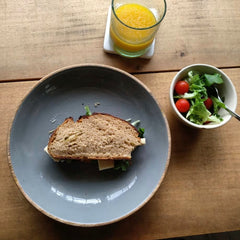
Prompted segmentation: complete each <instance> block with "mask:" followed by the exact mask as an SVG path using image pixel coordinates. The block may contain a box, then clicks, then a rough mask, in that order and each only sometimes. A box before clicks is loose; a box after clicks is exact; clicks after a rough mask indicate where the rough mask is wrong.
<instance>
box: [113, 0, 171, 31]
mask: <svg viewBox="0 0 240 240" xmlns="http://www.w3.org/2000/svg"><path fill="white" fill-rule="evenodd" d="M114 1H115V0H112V5H111V8H112V12H113V13H114V16H115V17H116V19H117V20H118V21H119V22H120V23H121V24H123V25H124V26H126V27H128V28H131V29H134V30H148V29H151V28H154V27H156V26H157V25H159V24H160V23H161V22H162V20H163V18H164V17H165V15H166V12H167V2H166V0H163V2H164V13H163V15H162V17H161V18H160V19H159V21H158V22H156V23H155V24H154V25H152V26H150V27H144V28H135V27H131V26H128V25H127V24H126V23H124V22H122V21H121V20H120V19H119V18H118V16H117V14H116V12H115V8H114V6H113V3H114Z"/></svg>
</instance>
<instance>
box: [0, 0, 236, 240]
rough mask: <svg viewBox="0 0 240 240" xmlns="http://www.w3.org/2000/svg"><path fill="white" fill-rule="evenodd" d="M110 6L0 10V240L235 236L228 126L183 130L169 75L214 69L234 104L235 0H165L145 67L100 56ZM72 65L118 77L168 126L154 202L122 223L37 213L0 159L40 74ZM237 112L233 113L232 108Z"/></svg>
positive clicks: (91, 2)
mask: <svg viewBox="0 0 240 240" xmlns="http://www.w3.org/2000/svg"><path fill="white" fill-rule="evenodd" d="M109 5H110V1H106V0H99V1H95V0H88V1H87V0H81V1H79V0H78V1H75V0H68V1H66V0H63V1H45V0H39V1H33V0H25V1H17V0H9V1H6V0H3V1H1V2H0V8H1V11H0V23H1V24H0V30H1V38H0V52H1V62H0V81H1V82H0V116H1V117H0V129H1V135H0V196H1V199H2V200H1V206H0V239H11V240H13V239H34V240H38V239H45V240H47V239H51V240H52V239H53V240H54V239H65V238H66V239H115V240H116V239H132V240H134V239H136V240H141V239H163V238H169V237H178V236H187V235H197V234H205V233H214V232H224V231H231V230H239V229H240V217H239V216H240V148H239V142H240V134H239V126H240V125H239V122H238V121H237V120H236V119H231V121H230V122H229V123H228V124H227V125H225V126H223V127H221V128H219V129H215V130H209V131H197V130H193V129H190V128H188V127H185V126H183V125H182V124H181V123H180V122H179V121H177V120H176V119H175V117H174V115H173V113H172V110H171V109H170V104H169V99H168V91H169V86H170V82H171V80H172V78H173V76H174V75H175V73H176V71H177V70H179V69H181V68H182V67H184V66H186V65H188V64H192V63H208V64H212V65H215V66H217V67H219V68H221V69H222V70H223V71H224V72H225V73H226V74H227V75H229V77H230V78H231V79H232V81H233V83H234V84H235V87H236V91H237V93H238V97H239V98H240V84H239V81H240V80H239V79H240V27H239V26H240V2H239V0H229V1H224V0H199V1H191V0H182V1H178V0H168V11H167V15H166V18H165V19H164V21H163V23H162V24H161V27H160V29H159V32H158V35H157V41H156V48H155V55H154V57H153V58H152V59H151V60H143V59H134V60H129V59H125V58H121V57H119V56H116V55H110V54H106V53H104V52H103V49H102V46H103V39H104V31H105V22H106V18H107V11H108V7H109ZM78 63H101V64H107V65H111V66H115V67H118V68H121V69H123V70H126V71H128V72H130V73H132V74H134V75H135V76H136V77H138V78H139V79H140V80H141V81H142V82H143V83H144V84H146V85H147V86H148V87H149V88H150V89H151V91H152V93H153V95H154V96H155V98H156V100H157V101H158V103H159V105H160V107H161V109H162V110H163V111H164V112H165V114H166V116H167V119H168V121H169V126H170V129H171V135H172V136H171V137H172V154H171V159H170V165H169V168H168V171H167V174H166V177H165V179H164V181H163V183H162V185H161V186H160V188H159V190H158V191H157V193H156V194H155V195H154V197H153V198H152V199H151V200H150V201H149V202H148V203H147V204H146V205H145V206H144V207H143V208H142V209H140V210H139V211H138V212H136V213H135V214H133V215H132V216H130V217H128V218H126V219H124V220H122V221H120V222H117V223H114V224H111V225H108V226H103V227H96V228H80V227H72V226H68V225H64V224H61V223H59V222H56V221H54V220H52V219H50V218H48V217H46V216H45V215H43V214H42V213H40V212H39V211H37V210H36V209H35V208H34V207H32V205H30V204H29V203H28V201H27V200H26V199H25V198H24V197H23V195H22V194H21V193H20V191H19V190H18V188H17V186H16V184H15V182H14V180H13V177H12V175H11V172H10V169H9V166H8V160H7V138H8V132H9V128H10V126H11V121H12V119H13V116H14V114H15V111H16V109H17V106H18V105H19V104H20V102H21V100H22V99H23V97H24V96H25V95H26V94H27V93H28V92H29V90H30V89H31V88H32V87H34V86H35V84H36V83H37V82H38V80H39V79H40V78H41V77H42V76H44V75H45V74H47V73H49V72H51V71H54V70H55V69H58V68H60V67H63V66H67V65H71V64H78ZM237 111H238V112H240V107H237Z"/></svg>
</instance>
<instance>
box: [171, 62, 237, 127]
mask: <svg viewBox="0 0 240 240" xmlns="http://www.w3.org/2000/svg"><path fill="white" fill-rule="evenodd" d="M196 67H206V68H209V69H212V70H214V71H216V72H218V73H220V74H221V75H222V76H224V77H225V78H226V79H227V81H228V83H229V85H230V86H231V89H232V96H233V99H234V105H233V107H231V110H232V111H235V110H236V107H237V92H236V89H235V87H234V84H233V83H232V81H231V79H230V77H228V76H227V74H226V73H224V72H223V71H222V70H221V69H219V68H217V67H215V66H213V65H210V64H204V63H195V64H190V65H187V66H185V67H183V68H182V69H180V70H179V71H178V72H177V73H176V74H175V76H174V77H173V79H172V82H171V85H170V91H169V97H170V103H171V105H172V108H173V110H174V112H175V114H176V115H177V116H178V117H179V119H180V120H182V121H183V122H184V123H185V124H186V125H188V126H191V127H193V128H198V129H213V128H217V127H220V126H223V125H225V124H226V123H227V122H229V121H230V119H231V118H232V116H231V115H230V114H229V116H228V117H227V119H225V120H223V121H222V122H221V123H219V124H212V125H198V124H196V123H192V122H191V121H189V120H188V119H186V118H185V117H184V116H183V115H182V114H181V113H180V112H179V111H178V110H177V108H176V106H175V102H174V99H173V93H174V86H175V84H176V82H177V81H178V80H179V77H180V76H181V75H182V73H183V72H184V71H187V70H188V69H189V70H190V69H191V68H192V69H193V68H196Z"/></svg>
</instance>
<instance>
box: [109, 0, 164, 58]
mask: <svg viewBox="0 0 240 240" xmlns="http://www.w3.org/2000/svg"><path fill="white" fill-rule="evenodd" d="M111 8H112V10H111V24H110V36H111V39H112V41H113V45H114V50H115V51H116V52H117V53H118V54H120V55H122V56H125V57H139V56H142V55H144V54H145V53H146V52H147V51H148V50H149V48H150V47H151V44H152V42H153V40H154V38H155V35H156V32H157V30H158V28H159V25H160V23H161V21H162V20H163V18H164V16H165V14H166V1H165V0H151V1H150V0H132V1H131V0H112V5H111Z"/></svg>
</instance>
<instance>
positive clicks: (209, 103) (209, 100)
mask: <svg viewBox="0 0 240 240" xmlns="http://www.w3.org/2000/svg"><path fill="white" fill-rule="evenodd" d="M204 104H205V106H206V108H207V109H210V108H211V107H212V105H213V101H212V99H211V98H210V97H209V98H208V99H207V100H205V101H204Z"/></svg>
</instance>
